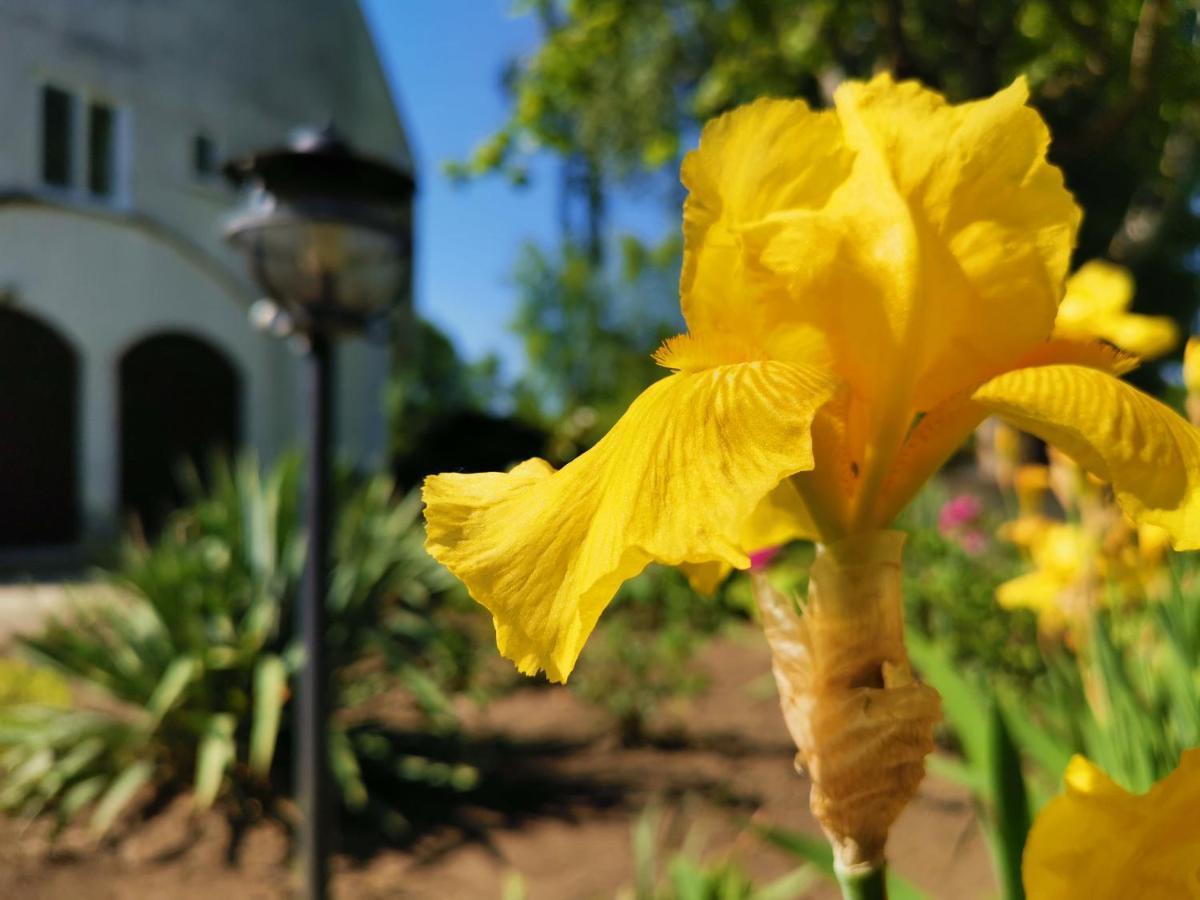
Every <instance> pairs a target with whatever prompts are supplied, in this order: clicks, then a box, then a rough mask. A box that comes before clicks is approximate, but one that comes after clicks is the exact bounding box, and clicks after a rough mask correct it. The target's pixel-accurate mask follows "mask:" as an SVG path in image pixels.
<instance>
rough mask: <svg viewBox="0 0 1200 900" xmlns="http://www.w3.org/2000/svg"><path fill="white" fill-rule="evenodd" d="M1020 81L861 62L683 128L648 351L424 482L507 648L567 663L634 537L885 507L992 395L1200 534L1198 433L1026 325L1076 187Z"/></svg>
mask: <svg viewBox="0 0 1200 900" xmlns="http://www.w3.org/2000/svg"><path fill="white" fill-rule="evenodd" d="M1027 95H1028V91H1027V89H1026V86H1025V82H1024V80H1018V81H1016V82H1015V83H1014V84H1012V85H1011V86H1010V87H1008V88H1007V89H1005V90H1003V91H1000V92H999V93H998V94H996V95H995V96H993V97H990V98H987V99H985V100H980V101H977V102H973V103H965V104H961V105H951V104H949V103H947V102H946V101H945V100H944V99H943V98H942V97H941V96H939V95H938V94H936V93H934V92H932V91H930V90H927V89H925V88H924V87H922V86H920V85H919V84H916V83H913V82H902V83H897V82H895V81H893V80H892V78H891V77H889V76H886V75H882V76H879V77H877V78H875V79H874V80H872V81H871V82H869V83H862V82H853V81H852V82H846V83H845V84H843V85H842V86H841V87H840V88H839V89H838V90H837V92H836V95H835V104H834V108H833V109H830V110H826V111H821V112H817V111H813V110H811V109H810V108H809V107H808V106H807V105H806V104H804V103H803V102H801V101H796V100H760V101H757V102H755V103H752V104H750V105H748V106H745V107H742V108H740V109H737V110H735V111H733V112H731V113H729V114H727V115H725V116H722V117H720V118H719V119H716V120H715V121H713V122H710V123H709V124H708V125H707V126H706V127H705V129H704V132H703V135H702V137H701V140H700V147H699V149H697V150H695V151H693V152H692V153H690V154H689V155H688V157H687V158H686V160H685V161H684V164H683V180H684V183H685V184H686V186H687V188H688V190H689V195H688V198H687V202H686V204H685V207H684V216H683V218H684V223H683V229H684V258H683V270H682V275H681V279H680V292H681V302H682V307H683V313H684V317H685V319H686V320H687V325H688V333H687V334H685V335H681V336H679V337H676V338H673V339H672V340H670V341H668V342H667V343H666V344H665V345H664V346H663V347H662V349H661V350H660V351H659V353H658V354H657V359H658V361H659V362H660V363H661V364H662V365H663V366H664V367H666V368H668V369H671V370H673V371H672V374H670V375H668V376H666V377H664V378H663V379H662V380H660V381H658V382H657V383H655V384H653V385H652V386H651V387H650V388H648V389H647V390H646V392H645V393H643V394H642V395H641V397H639V398H638V399H637V400H635V401H634V403H633V405H632V406H631V407H630V409H629V411H628V412H627V413H626V414H625V416H624V417H623V418H622V419H621V420H620V421H619V422H618V423H617V424H616V426H615V427H614V428H613V429H612V431H610V432H609V433H608V435H606V436H605V437H604V438H603V439H602V440H601V441H600V442H599V443H597V444H596V445H595V446H594V447H593V448H592V449H591V450H589V451H587V452H586V453H584V454H582V455H581V456H579V457H578V458H576V459H575V460H573V461H572V462H571V463H569V464H568V465H566V466H564V467H563V468H562V470H560V471H555V470H554V469H553V468H552V467H551V466H550V465H549V464H548V463H546V462H544V461H542V460H538V459H534V460H529V461H527V462H525V463H522V464H521V465H519V466H517V467H516V468H515V469H513V470H512V471H511V472H508V473H488V474H477V475H464V474H447V475H438V476H433V477H431V478H430V479H428V480H427V482H426V485H425V491H424V497H425V501H426V504H427V508H426V516H427V520H428V548H429V551H430V553H431V554H432V555H433V556H434V557H435V558H436V559H438V560H439V561H441V562H442V563H444V564H445V565H446V566H447V567H448V568H449V569H450V570H451V571H452V572H454V573H455V574H456V575H457V576H458V577H459V578H461V579H462V580H463V581H464V582H465V583H466V585H467V587H468V589H469V590H470V592H471V595H472V596H473V597H474V598H475V599H476V600H477V601H478V602H480V603H481V604H483V605H484V606H486V607H487V608H488V609H489V610H490V611H491V613H492V615H493V618H494V620H495V624H496V636H497V643H498V645H499V648H500V650H501V652H502V653H503V654H504V655H505V656H507V657H509V658H510V659H512V660H514V661H515V662H516V664H517V666H518V668H519V669H520V670H521V671H523V672H527V673H533V672H536V671H537V670H539V669H544V670H545V671H546V673H547V675H548V676H549V677H550V678H551V679H552V680H555V681H563V680H565V679H566V678H567V676H568V675H569V673H570V671H571V669H572V667H573V666H574V664H575V661H576V658H577V657H578V655H579V652H580V650H581V649H582V647H583V644H584V642H585V640H586V639H587V637H588V635H589V633H590V632H591V631H592V629H593V627H594V626H595V623H596V621H597V619H598V618H599V616H600V613H601V612H602V611H603V609H604V608H605V606H606V605H607V604H608V602H609V601H610V600H611V598H612V597H613V595H614V594H615V592H616V590H617V588H618V587H619V586H620V584H621V583H622V582H623V581H625V580H626V579H628V578H630V577H632V576H634V575H636V574H637V573H638V572H639V571H641V570H642V568H643V567H645V566H646V565H647V564H648V563H649V562H651V561H658V562H662V563H667V564H669V565H681V564H699V565H701V566H702V567H703V568H702V569H700V570H695V569H693V575H694V577H697V579H698V580H699V581H701V582H705V581H708V580H710V579H711V576H712V575H713V573H714V572H719V571H721V569H722V568H723V567H733V568H742V569H744V568H747V567H748V566H749V565H750V553H751V552H753V551H754V550H756V549H758V546H761V545H757V542H758V541H759V540H761V539H762V538H761V536H762V535H763V534H769V535H770V536H771V538H772V540H774V541H777V542H778V541H780V540H786V539H788V538H791V537H796V536H800V535H805V536H810V537H813V536H817V537H820V539H821V540H822V541H825V542H830V541H836V540H838V539H841V538H844V537H846V536H850V535H859V534H865V533H870V532H874V531H877V530H879V529H882V528H886V527H887V526H888V525H889V524H890V523H891V522H892V520H893V519H894V518H895V516H896V514H897V513H898V512H899V511H900V509H902V508H903V507H904V506H905V505H906V504H907V503H908V501H909V500H910V499H911V498H912V496H913V495H914V494H915V493H916V491H917V490H918V489H919V488H920V486H921V485H922V484H923V483H924V482H925V481H926V480H927V479H928V478H929V477H930V475H932V473H933V472H934V471H936V470H937V469H938V468H939V467H940V466H941V465H942V463H943V462H944V461H945V460H946V459H947V458H948V457H949V456H950V454H951V453H953V452H954V450H955V449H957V447H958V446H959V445H960V444H961V443H962V442H963V441H964V440H965V439H966V438H967V437H968V436H969V435H970V433H971V432H972V430H973V429H974V428H975V427H976V426H977V425H978V424H979V423H980V422H981V421H982V420H983V419H984V418H985V417H986V416H988V415H992V414H995V415H999V416H1001V417H1003V418H1005V419H1007V420H1008V421H1009V422H1011V423H1012V424H1014V425H1016V426H1018V427H1020V428H1021V429H1023V430H1026V431H1029V432H1031V433H1033V434H1035V435H1037V436H1038V437H1040V438H1042V439H1044V440H1046V441H1049V442H1051V443H1056V444H1058V445H1059V446H1061V447H1062V448H1063V449H1064V450H1066V451H1067V452H1068V453H1070V454H1071V455H1072V456H1073V457H1074V458H1075V459H1077V460H1079V461H1080V462H1081V463H1082V464H1083V465H1085V466H1086V467H1087V468H1088V469H1090V470H1091V471H1093V472H1095V473H1096V474H1098V475H1099V476H1100V477H1102V478H1103V479H1104V480H1106V481H1108V482H1111V483H1112V485H1113V488H1114V490H1115V492H1116V496H1117V498H1118V499H1119V501H1120V502H1121V503H1122V505H1123V506H1124V508H1125V509H1127V510H1128V511H1129V512H1130V514H1131V515H1133V516H1134V517H1135V518H1137V519H1138V520H1139V521H1146V522H1152V523H1155V524H1158V525H1161V526H1163V527H1164V528H1166V529H1167V530H1168V531H1170V533H1171V535H1172V537H1173V539H1174V540H1175V541H1176V543H1177V544H1178V545H1180V546H1184V547H1197V546H1200V433H1198V432H1197V431H1196V430H1195V429H1193V428H1192V427H1191V426H1189V425H1188V424H1187V423H1186V422H1184V421H1183V420H1182V419H1180V418H1179V417H1178V416H1177V415H1176V414H1175V413H1173V412H1172V411H1171V410H1169V409H1168V408H1167V407H1165V406H1163V405H1162V404H1160V403H1159V402H1158V401H1156V400H1154V399H1152V398H1150V397H1148V396H1146V395H1144V394H1142V393H1139V392H1138V391H1136V390H1135V389H1133V388H1131V387H1130V386H1128V385H1127V384H1125V383H1124V382H1122V381H1120V380H1119V379H1118V378H1116V377H1114V374H1119V373H1120V372H1122V371H1124V370H1125V369H1126V368H1127V367H1128V361H1127V360H1126V359H1125V358H1124V357H1122V356H1121V354H1119V353H1116V352H1115V351H1113V350H1112V349H1111V348H1109V347H1107V346H1103V345H1101V344H1099V343H1084V342H1080V341H1076V340H1073V339H1064V338H1052V337H1051V333H1052V331H1053V329H1054V327H1055V318H1056V314H1057V311H1058V307H1059V301H1060V299H1061V297H1062V290H1063V281H1064V279H1065V277H1066V272H1067V266H1068V262H1069V259H1070V254H1071V249H1072V246H1073V244H1074V239H1075V232H1076V229H1077V227H1078V224H1079V220H1080V211H1079V209H1078V208H1077V207H1076V205H1075V203H1074V201H1073V200H1072V198H1071V195H1070V194H1069V193H1068V192H1067V190H1066V189H1065V188H1064V186H1063V181H1062V175H1061V173H1060V172H1059V171H1058V169H1056V168H1055V167H1054V166H1052V165H1050V164H1049V163H1048V162H1047V161H1046V158H1045V154H1046V148H1047V145H1048V143H1049V139H1050V136H1049V133H1048V131H1047V129H1046V126H1045V124H1044V123H1043V122H1042V120H1041V118H1040V117H1039V116H1038V114H1037V113H1036V112H1035V111H1034V110H1033V109H1032V108H1030V107H1029V106H1028V105H1027V103H1026V100H1027ZM764 510H765V512H764Z"/></svg>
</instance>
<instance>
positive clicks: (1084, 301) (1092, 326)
mask: <svg viewBox="0 0 1200 900" xmlns="http://www.w3.org/2000/svg"><path fill="white" fill-rule="evenodd" d="M1132 301H1133V276H1131V275H1130V274H1129V272H1128V271H1127V270H1126V269H1123V268H1121V267H1120V266H1115V265H1113V264H1112V263H1108V262H1104V261H1103V260H1092V261H1091V262H1089V263H1087V264H1085V265H1084V266H1082V267H1081V268H1080V269H1079V271H1078V272H1076V273H1075V274H1074V275H1072V276H1071V277H1070V278H1069V279H1067V289H1066V294H1065V295H1064V297H1063V300H1062V303H1061V304H1060V305H1059V307H1058V317H1057V318H1056V319H1055V320H1054V334H1055V336H1056V337H1063V338H1074V339H1082V340H1087V339H1089V338H1101V339H1102V340H1105V341H1108V342H1109V343H1110V344H1112V345H1113V346H1115V347H1119V348H1120V349H1122V350H1124V351H1126V352H1128V353H1133V354H1135V355H1136V356H1140V357H1141V358H1142V359H1154V358H1156V357H1159V356H1162V355H1163V354H1164V353H1170V352H1171V351H1172V350H1174V349H1175V345H1176V344H1178V343H1179V328H1178V326H1176V324H1175V320H1174V319H1172V318H1171V317H1170V316H1143V315H1138V314H1137V313H1131V312H1129V304H1130V303H1131V302H1132Z"/></svg>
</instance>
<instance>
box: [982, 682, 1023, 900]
mask: <svg viewBox="0 0 1200 900" xmlns="http://www.w3.org/2000/svg"><path fill="white" fill-rule="evenodd" d="M989 705H990V706H991V718H990V722H989V728H988V738H989V742H990V744H991V752H990V754H989V758H990V764H991V765H990V770H989V773H988V780H989V782H990V784H991V792H990V793H991V795H992V798H993V817H994V822H993V823H992V828H991V829H990V832H991V837H992V851H993V853H994V854H995V856H996V868H997V870H998V874H999V876H1000V887H1001V891H1002V896H1003V897H1004V898H1005V900H1025V891H1024V888H1023V887H1022V885H1021V857H1022V855H1023V854H1024V852H1025V837H1026V835H1028V834H1029V827H1030V824H1031V822H1030V816H1029V793H1028V791H1027V790H1026V787H1025V776H1024V775H1023V773H1022V771H1021V756H1020V754H1019V753H1018V751H1017V747H1016V745H1015V744H1014V743H1013V740H1012V735H1011V733H1010V732H1009V730H1008V725H1007V724H1006V722H1005V717H1004V713H1003V712H1002V711H1001V709H1000V707H999V705H998V704H995V703H991V704H989Z"/></svg>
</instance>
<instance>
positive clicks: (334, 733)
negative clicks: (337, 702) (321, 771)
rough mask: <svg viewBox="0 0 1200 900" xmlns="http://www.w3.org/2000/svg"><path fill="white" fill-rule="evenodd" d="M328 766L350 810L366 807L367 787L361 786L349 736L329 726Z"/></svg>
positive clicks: (342, 730)
mask: <svg viewBox="0 0 1200 900" xmlns="http://www.w3.org/2000/svg"><path fill="white" fill-rule="evenodd" d="M329 764H330V768H332V769H333V778H334V780H335V781H336V782H337V784H338V787H339V788H341V791H342V801H343V802H344V803H345V804H346V806H347V807H349V808H350V809H362V808H363V807H365V806H366V805H367V786H366V785H365V784H363V780H362V770H361V769H360V768H359V765H358V757H357V756H356V755H355V753H354V747H353V746H352V745H351V744H350V736H349V735H348V734H346V732H345V730H344V729H342V728H339V727H337V726H334V725H331V726H329Z"/></svg>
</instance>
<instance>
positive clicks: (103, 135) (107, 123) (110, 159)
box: [88, 103, 116, 197]
mask: <svg viewBox="0 0 1200 900" xmlns="http://www.w3.org/2000/svg"><path fill="white" fill-rule="evenodd" d="M115 118H116V117H115V114H114V113H113V111H112V108H111V107H109V106H105V105H104V104H103V103H92V104H90V105H89V106H88V191H89V192H90V193H91V194H93V195H94V196H96V197H111V196H112V194H113V182H114V181H115V180H116V179H115V174H116V172H115V161H116V151H115V143H116V128H115V127H114V125H115Z"/></svg>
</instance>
